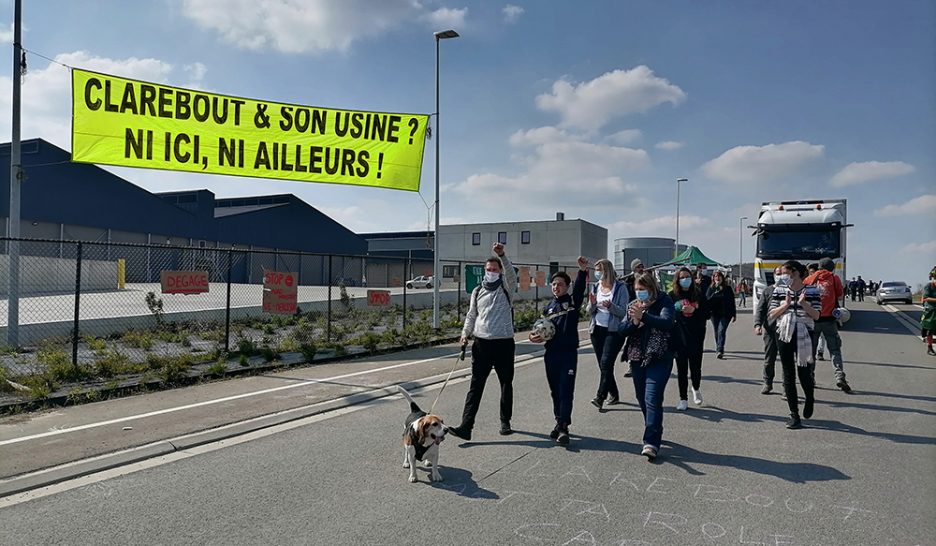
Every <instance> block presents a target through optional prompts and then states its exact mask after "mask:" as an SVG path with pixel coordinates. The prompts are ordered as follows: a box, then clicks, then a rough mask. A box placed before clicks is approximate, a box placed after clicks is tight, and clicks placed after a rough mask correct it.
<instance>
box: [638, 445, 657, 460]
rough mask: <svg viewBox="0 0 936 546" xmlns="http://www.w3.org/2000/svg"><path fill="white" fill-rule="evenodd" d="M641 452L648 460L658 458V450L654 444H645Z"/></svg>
mask: <svg viewBox="0 0 936 546" xmlns="http://www.w3.org/2000/svg"><path fill="white" fill-rule="evenodd" d="M640 454H641V455H643V456H644V457H646V458H647V460H648V461H652V460H653V459H656V456H657V450H656V448H655V447H653V446H643V449H642V450H640Z"/></svg>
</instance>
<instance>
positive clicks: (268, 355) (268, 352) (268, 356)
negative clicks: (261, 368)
mask: <svg viewBox="0 0 936 546" xmlns="http://www.w3.org/2000/svg"><path fill="white" fill-rule="evenodd" d="M260 354H262V355H263V360H265V361H267V362H273V361H274V360H279V354H277V352H276V351H274V350H273V349H271V348H269V347H264V348H263V349H262V350H261V351H260Z"/></svg>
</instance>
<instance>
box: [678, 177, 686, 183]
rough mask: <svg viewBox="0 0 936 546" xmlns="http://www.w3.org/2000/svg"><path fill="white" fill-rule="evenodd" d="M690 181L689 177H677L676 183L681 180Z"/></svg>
mask: <svg viewBox="0 0 936 546" xmlns="http://www.w3.org/2000/svg"><path fill="white" fill-rule="evenodd" d="M688 181H689V179H688V178H677V179H676V183H679V182H688Z"/></svg>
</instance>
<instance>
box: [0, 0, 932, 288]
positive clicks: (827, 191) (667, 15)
mask: <svg viewBox="0 0 936 546" xmlns="http://www.w3.org/2000/svg"><path fill="white" fill-rule="evenodd" d="M24 4H26V5H25V8H24V26H25V29H26V30H25V33H24V37H23V45H24V47H26V48H27V49H28V50H31V51H34V52H36V53H39V54H41V55H44V56H47V57H50V58H53V59H56V60H57V61H58V62H61V63H64V64H66V65H70V66H78V67H82V68H88V69H92V70H98V71H102V72H109V73H113V74H117V75H122V76H127V77H133V78H138V79H145V80H152V81H159V82H165V83H169V84H173V85H179V86H187V87H197V88H202V89H207V90H212V91H215V92H219V93H226V94H232V95H240V96H247V97H253V98H259V99H266V100H272V101H281V102H292V103H299V104H308V105H315V106H325V107H335V108H344V109H357V110H381V111H403V112H424V113H431V112H432V111H433V110H434V108H435V102H434V101H435V87H434V82H435V79H434V78H435V74H434V67H435V44H434V39H433V36H432V32H433V31H434V30H441V29H445V28H454V29H456V30H458V32H459V33H460V34H461V37H460V38H458V39H455V40H448V41H445V42H443V43H442V44H441V45H442V108H441V111H442V126H441V137H442V140H441V145H442V154H441V160H442V162H441V165H442V186H443V188H442V207H441V209H442V215H441V219H442V222H443V223H454V222H476V221H477V222H480V221H511V220H532V219H550V218H553V217H554V215H555V212H556V211H563V212H565V213H566V217H567V218H583V219H585V220H588V221H591V222H594V223H596V224H599V225H602V226H605V227H607V228H608V230H609V247H611V246H613V240H614V239H615V238H618V237H629V236H661V237H672V236H674V234H675V213H676V199H675V195H676V188H675V182H674V180H675V179H676V178H678V177H682V176H685V177H688V178H689V182H688V183H687V184H685V185H683V189H682V190H683V191H682V201H681V214H680V239H681V242H685V243H691V244H697V245H699V246H700V247H701V248H702V249H703V250H704V251H705V252H706V253H707V254H709V255H710V256H711V257H713V258H715V259H718V260H721V261H725V262H735V261H737V259H738V241H739V233H738V225H739V220H738V218H739V217H740V216H748V217H750V218H751V219H753V218H754V217H755V216H756V214H757V210H758V207H759V204H760V202H762V201H766V200H780V199H800V198H810V197H823V198H847V199H848V201H849V221H850V222H852V223H853V224H855V227H854V228H852V230H851V232H850V234H849V256H848V263H849V265H848V269H849V273H850V274H862V275H863V276H864V277H865V278H875V279H878V278H885V279H902V280H907V281H909V282H913V283H914V284H916V283H919V282H923V280H924V279H925V275H926V273H927V272H928V271H929V268H930V267H932V266H933V264H936V221H934V218H936V156H934V151H936V61H934V60H933V59H934V57H933V52H934V51H936V4H934V3H933V2H930V1H927V0H920V1H910V0H896V1H890V2H877V1H875V2H872V1H863V0H848V1H846V0H842V1H822V2H815V1H788V2H771V3H768V2H746V1H718V2H715V1H712V2H697V1H688V0H687V1H659V2H657V1H643V2H624V1H607V2H597V1H596V2H558V1H556V2H554V1H544V0H538V1H536V2H520V1H517V0H512V1H511V2H510V3H506V2H463V1H458V2H449V1H447V0H446V1H432V0H419V1H415V0H344V1H341V2H338V1H336V0H332V1H325V0H301V1H300V0H280V1H277V2H274V1H272V0H197V1H196V0H158V1H153V2H122V1H105V0H100V1H94V2H90V1H88V2H72V1H60V0H45V1H43V2H40V3H37V2H24ZM12 12H13V3H12V1H10V0H0V13H2V15H0V21H6V22H7V24H5V25H4V28H6V29H7V32H0V41H3V42H4V43H5V44H9V43H10V40H11V36H10V32H9V22H10V21H12ZM7 47H10V46H9V45H7ZM8 51H9V50H8ZM28 59H29V72H28V74H27V76H26V79H25V80H24V85H23V105H24V106H23V107H24V110H23V137H24V138H31V137H37V136H39V137H43V138H46V139H48V140H50V141H52V142H54V143H56V144H59V145H61V146H63V147H65V148H66V149H67V148H68V146H69V142H70V139H69V116H70V108H71V105H70V97H69V77H68V71H67V69H65V68H63V67H61V66H59V65H56V64H52V63H49V62H48V61H46V60H44V59H42V58H41V57H38V56H36V55H30V56H29V58H28ZM10 74H11V71H10V66H9V63H5V66H4V68H3V70H2V71H0V84H2V85H3V87H4V89H7V91H3V92H2V95H0V110H2V111H0V130H2V138H3V140H9V134H10V130H9V123H10V122H9V111H10V99H9V97H10V93H9V88H10ZM434 161H435V154H434V143H433V142H432V141H429V142H428V143H427V147H426V156H425V163H424V166H423V176H422V190H421V192H420V195H417V194H413V193H407V192H394V191H390V190H379V189H372V188H355V187H338V186H332V185H322V184H303V183H295V182H279V181H270V180H259V179H243V178H235V177H218V176H205V175H193V174H182V173H168V172H162V171H145V170H133V169H111V170H114V171H115V172H118V173H119V174H120V175H121V176H124V177H126V178H127V179H129V180H131V181H133V182H134V183H137V184H139V185H141V186H143V187H145V188H147V189H149V190H151V191H166V190H174V189H189V188H202V187H205V188H209V189H211V190H212V191H214V192H215V193H216V194H218V195H219V196H222V197H225V196H237V195H255V194H264V193H294V194H296V195H298V196H300V197H302V198H303V199H305V200H306V201H308V202H309V203H311V204H312V205H313V206H315V207H317V208H319V209H321V210H322V211H324V212H326V213H327V214H329V215H331V216H332V217H333V218H335V219H336V220H339V221H341V222H342V223H344V224H345V225H347V226H348V227H350V228H351V229H353V230H356V231H389V230H401V229H425V227H426V224H427V218H428V212H429V211H428V209H427V206H426V204H425V203H429V204H431V203H432V200H433V184H434V178H433V175H434ZM748 223H749V222H748V221H745V222H744V224H745V225H747V224H748ZM743 244H744V249H745V250H744V251H745V256H746V260H747V261H749V260H751V258H752V255H753V239H752V238H750V237H748V236H747V232H745V234H744V237H743ZM592 258H599V257H597V256H596V257H592Z"/></svg>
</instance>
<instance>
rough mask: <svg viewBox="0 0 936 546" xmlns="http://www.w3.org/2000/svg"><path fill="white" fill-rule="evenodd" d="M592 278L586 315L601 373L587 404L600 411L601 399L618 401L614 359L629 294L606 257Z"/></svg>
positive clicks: (622, 343)
mask: <svg viewBox="0 0 936 546" xmlns="http://www.w3.org/2000/svg"><path fill="white" fill-rule="evenodd" d="M595 280H596V281H598V282H596V283H595V286H594V287H593V288H592V291H591V293H590V294H589V296H588V314H589V316H590V317H591V322H590V323H589V324H588V333H589V335H590V337H591V342H592V348H593V349H594V350H595V357H596V358H597V359H598V371H599V372H600V374H601V375H600V378H599V380H598V392H597V393H596V394H595V397H594V398H593V399H592V401H591V403H592V405H593V406H595V407H596V408H598V410H599V411H601V409H602V406H603V405H604V402H605V399H607V400H608V405H612V404H617V403H619V402H620V396H621V393H620V392H619V391H618V386H617V382H616V381H615V380H614V361H615V360H617V356H618V353H620V352H621V347H623V346H624V338H623V337H622V336H621V335H620V334H618V327H619V326H620V325H621V320H622V319H623V318H624V317H626V316H627V302H628V301H630V295H629V293H628V291H627V284H626V283H624V281H622V280H619V279H617V278H616V276H615V274H614V265H612V264H611V262H610V261H608V260H598V261H597V262H595Z"/></svg>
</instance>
